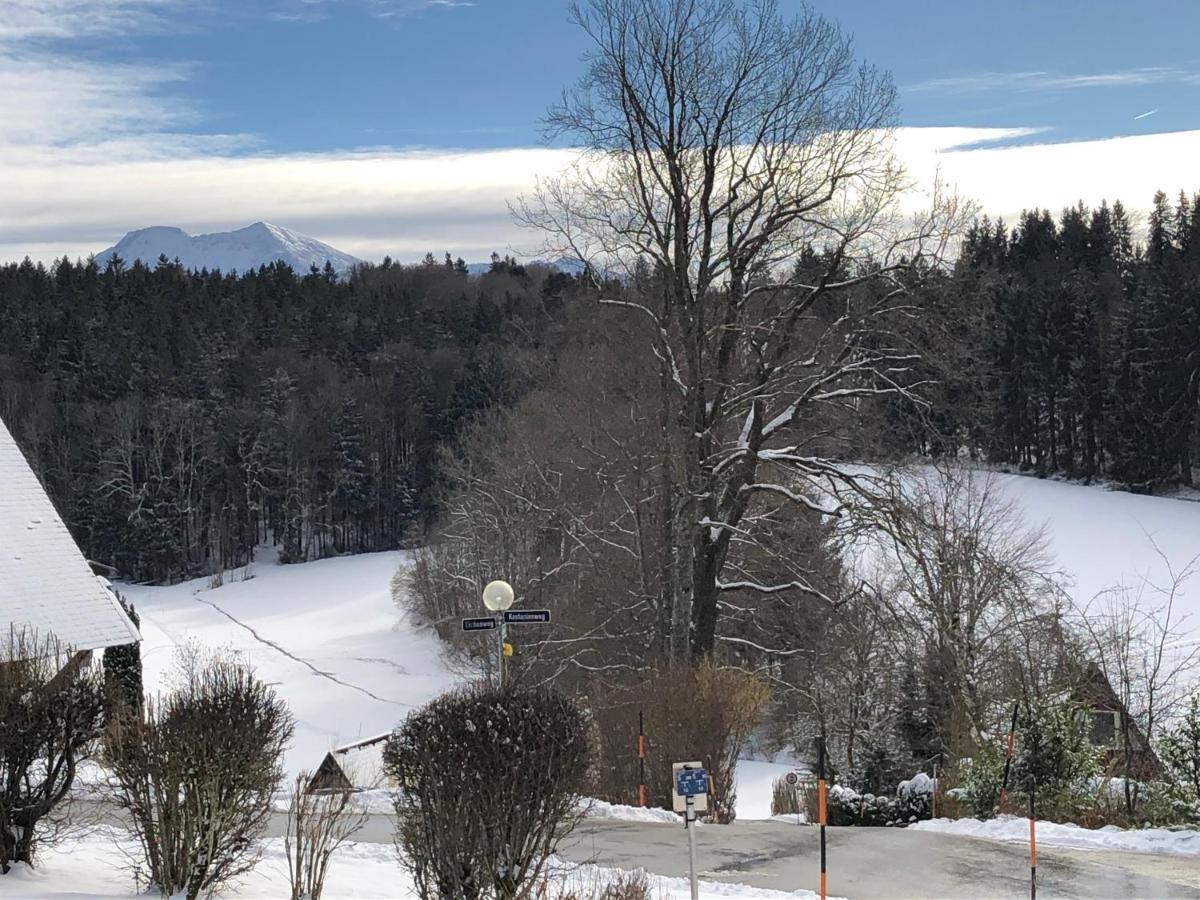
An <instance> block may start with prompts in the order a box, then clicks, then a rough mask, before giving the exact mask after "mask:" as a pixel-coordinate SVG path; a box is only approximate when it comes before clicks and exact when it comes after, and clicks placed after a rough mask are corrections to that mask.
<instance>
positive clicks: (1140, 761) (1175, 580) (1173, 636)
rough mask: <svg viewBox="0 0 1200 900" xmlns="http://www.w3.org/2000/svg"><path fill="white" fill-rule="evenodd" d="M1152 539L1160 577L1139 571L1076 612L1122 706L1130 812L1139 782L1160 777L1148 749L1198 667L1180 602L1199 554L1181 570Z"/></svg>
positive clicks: (1119, 739)
mask: <svg viewBox="0 0 1200 900" xmlns="http://www.w3.org/2000/svg"><path fill="white" fill-rule="evenodd" d="M1149 540H1150V543H1151V545H1152V546H1153V547H1154V552H1155V554H1156V555H1157V556H1158V559H1159V561H1160V562H1161V564H1162V570H1163V572H1164V576H1165V577H1162V578H1153V579H1152V578H1151V577H1150V576H1149V575H1143V576H1142V577H1141V578H1139V579H1138V580H1137V581H1136V582H1135V583H1134V584H1132V585H1129V584H1122V585H1118V586H1116V587H1113V588H1110V589H1109V590H1106V591H1103V592H1101V593H1100V594H1098V595H1096V596H1095V597H1093V598H1092V599H1091V601H1089V602H1088V603H1087V604H1086V605H1084V606H1083V607H1082V609H1081V610H1080V614H1079V617H1078V619H1079V625H1080V631H1081V632H1082V633H1083V635H1084V636H1085V646H1086V647H1087V650H1088V651H1089V652H1090V654H1091V655H1092V657H1093V658H1094V659H1095V661H1096V664H1097V665H1098V666H1099V668H1100V671H1101V672H1103V674H1104V677H1105V678H1106V679H1107V681H1108V683H1109V685H1110V686H1111V688H1112V690H1113V692H1114V694H1115V695H1116V698H1117V700H1119V701H1120V704H1121V706H1122V707H1124V714H1123V715H1122V714H1119V713H1118V715H1117V720H1116V721H1115V722H1114V723H1113V725H1114V728H1113V731H1114V733H1113V734H1112V735H1111V739H1112V743H1113V746H1114V749H1115V751H1116V754H1117V758H1118V759H1119V760H1120V763H1121V768H1122V770H1123V771H1124V772H1125V773H1126V774H1127V775H1128V776H1129V777H1127V778H1126V779H1125V783H1124V793H1125V805H1126V811H1127V812H1130V813H1132V812H1134V811H1135V810H1136V809H1137V806H1138V803H1139V801H1140V799H1141V782H1142V781H1146V780H1149V779H1151V778H1153V777H1155V776H1156V774H1157V773H1156V771H1155V769H1156V765H1155V762H1154V760H1153V756H1152V750H1151V747H1152V746H1153V745H1154V743H1155V742H1156V741H1157V740H1158V738H1159V737H1160V735H1161V733H1162V732H1163V730H1164V728H1165V727H1166V726H1167V725H1169V724H1170V722H1171V721H1172V719H1173V717H1175V716H1177V715H1178V714H1179V713H1180V712H1181V709H1182V706H1183V704H1184V703H1185V702H1186V701H1187V699H1188V698H1189V696H1190V695H1191V694H1192V693H1193V692H1194V691H1195V687H1196V684H1195V680H1194V676H1195V673H1196V670H1197V667H1198V666H1200V644H1197V643H1196V641H1195V639H1194V638H1193V637H1192V636H1191V634H1190V632H1191V625H1190V621H1189V617H1188V615H1187V614H1186V612H1185V611H1184V609H1183V608H1182V607H1183V604H1182V603H1181V602H1180V601H1181V594H1182V592H1183V589H1184V586H1185V585H1186V584H1187V582H1188V581H1189V580H1190V579H1191V578H1192V576H1193V575H1194V574H1195V572H1196V564H1197V560H1200V557H1196V558H1193V559H1191V560H1189V561H1188V562H1187V564H1186V565H1184V566H1182V567H1179V566H1178V565H1177V564H1172V562H1171V560H1170V559H1168V558H1167V556H1166V554H1164V553H1163V551H1162V550H1161V548H1159V546H1158V545H1157V544H1156V543H1155V542H1154V540H1153V538H1149Z"/></svg>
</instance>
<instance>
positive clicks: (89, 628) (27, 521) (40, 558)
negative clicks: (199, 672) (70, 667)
mask: <svg viewBox="0 0 1200 900" xmlns="http://www.w3.org/2000/svg"><path fill="white" fill-rule="evenodd" d="M13 631H16V632H18V633H19V632H22V631H31V632H32V633H33V634H35V635H37V637H38V638H39V639H43V638H49V637H53V638H55V639H57V640H58V641H59V642H60V643H61V644H63V645H64V646H65V647H69V648H70V649H72V650H75V651H79V650H98V649H100V648H101V647H111V646H115V645H118V644H129V643H132V642H134V641H139V640H141V635H139V634H138V632H137V629H136V628H135V627H134V626H133V623H132V622H130V621H129V617H128V616H126V615H125V613H124V611H123V610H122V609H121V605H120V604H119V603H118V602H117V599H116V597H114V596H113V594H112V592H111V591H109V590H108V588H107V587H105V586H104V584H102V583H101V581H100V579H99V578H97V577H96V576H95V575H94V574H93V573H92V569H91V566H89V565H88V562H87V560H86V559H84V556H83V553H82V552H81V551H80V549H79V547H78V545H77V544H76V543H75V541H74V539H73V538H72V537H71V535H70V532H68V531H67V527H66V525H64V524H63V521H62V519H61V518H60V517H59V515H58V512H57V510H55V508H54V505H53V504H52V503H51V502H50V498H49V497H48V496H46V492H45V491H44V490H43V489H42V485H41V483H40V482H39V481H38V479H37V476H36V475H34V473H33V469H32V468H30V466H29V463H28V461H26V459H25V456H24V454H23V453H21V449H20V448H19V447H18V446H17V444H16V442H15V441H14V440H13V438H12V435H11V434H10V433H9V431H8V428H7V427H5V425H4V423H3V422H2V421H0V656H2V655H3V654H4V653H5V652H6V650H5V648H7V647H8V645H9V635H10V634H11V633H12V632H13Z"/></svg>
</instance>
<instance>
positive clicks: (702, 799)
mask: <svg viewBox="0 0 1200 900" xmlns="http://www.w3.org/2000/svg"><path fill="white" fill-rule="evenodd" d="M671 772H672V774H673V775H674V776H675V791H674V796H673V797H672V801H673V804H672V805H673V806H674V807H675V811H676V812H682V813H683V819H684V822H685V823H686V824H685V827H686V828H687V833H688V870H689V871H690V872H691V880H692V900H699V898H700V882H699V881H697V879H696V813H697V812H706V811H707V810H708V773H707V772H706V771H704V763H701V762H687V763H675V764H674V765H672V766H671Z"/></svg>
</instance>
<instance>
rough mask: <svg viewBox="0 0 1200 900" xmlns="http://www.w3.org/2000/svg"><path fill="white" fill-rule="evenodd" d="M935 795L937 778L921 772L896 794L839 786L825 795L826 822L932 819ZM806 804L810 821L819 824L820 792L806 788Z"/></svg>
mask: <svg viewBox="0 0 1200 900" xmlns="http://www.w3.org/2000/svg"><path fill="white" fill-rule="evenodd" d="M932 796H933V779H932V778H930V777H929V776H928V775H926V774H924V773H921V772H918V773H917V774H916V775H914V776H913V777H912V778H910V779H908V780H907V781H902V782H900V787H899V789H898V790H897V791H896V793H895V794H874V793H871V792H870V791H856V790H854V788H852V787H849V786H847V785H844V784H835V785H831V786H830V787H829V788H828V789H827V791H826V793H825V814H826V821H828V822H829V824H830V825H891V826H904V825H908V824H910V823H912V822H918V821H920V820H922V819H928V818H929V816H930V807H931V804H930V800H931V798H932ZM803 801H804V810H803V811H804V813H805V814H806V815H807V817H808V821H810V822H816V821H817V819H818V816H819V810H818V809H817V805H818V795H817V789H816V788H815V787H812V786H811V785H810V786H808V787H806V788H805V790H804V791H803Z"/></svg>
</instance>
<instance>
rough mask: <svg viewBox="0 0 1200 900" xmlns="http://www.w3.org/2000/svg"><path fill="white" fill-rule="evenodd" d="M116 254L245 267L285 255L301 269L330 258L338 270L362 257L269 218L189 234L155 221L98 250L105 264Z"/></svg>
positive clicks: (226, 268)
mask: <svg viewBox="0 0 1200 900" xmlns="http://www.w3.org/2000/svg"><path fill="white" fill-rule="evenodd" d="M113 256H119V257H120V258H121V259H122V260H124V261H125V262H128V263H131V262H133V261H134V260H138V259H140V260H141V261H142V262H143V263H145V264H146V265H154V263H155V262H157V260H158V258H159V257H160V256H165V257H166V258H167V259H169V260H172V261H174V260H178V261H179V262H180V263H181V264H182V265H183V267H184V268H185V269H190V270H200V269H209V270H214V269H219V270H220V271H222V272H246V271H250V270H252V269H257V268H259V267H260V266H265V265H270V264H271V263H273V262H278V261H280V260H282V261H283V262H285V263H287V264H288V265H289V266H291V267H292V268H293V269H294V270H295V271H297V272H301V273H303V272H307V271H308V270H309V268H310V267H311V266H314V265H315V266H317V268H323V267H324V266H325V263H326V262H329V263H330V264H331V265H332V266H333V268H334V269H335V270H336V271H338V272H339V273H343V272H348V271H349V270H350V269H352V268H353V267H354V265H355V264H356V263H358V262H359V261H360V260H358V259H357V258H356V257H353V256H351V255H350V254H349V253H343V252H342V251H341V250H338V249H337V248H336V247H332V246H330V245H329V244H326V243H324V242H323V241H319V240H317V239H316V238H313V237H309V236H308V235H305V234H301V233H300V232H298V231H292V230H291V229H288V228H283V227H282V226H279V225H273V224H271V223H270V222H255V223H254V224H252V225H247V226H246V227H245V228H238V229H235V230H232V231H215V232H210V233H207V234H197V235H190V234H188V233H187V232H185V231H184V230H183V229H182V228H178V227H175V226H172V225H152V226H150V227H148V228H139V229H136V230H134V231H130V232H128V233H127V234H126V235H125V236H124V237H123V238H121V240H119V241H117V243H116V244H114V245H113V246H111V247H109V248H107V249H106V250H102V251H100V252H99V253H97V254H96V262H97V264H98V265H100V266H102V267H103V266H104V265H106V264H107V263H108V260H109V259H111V258H112V257H113Z"/></svg>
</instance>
